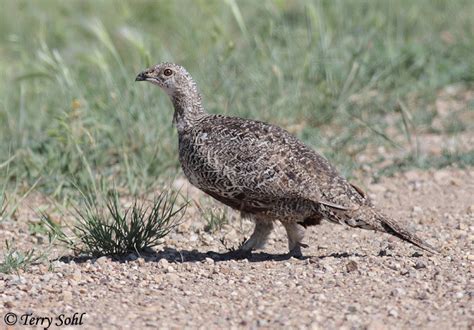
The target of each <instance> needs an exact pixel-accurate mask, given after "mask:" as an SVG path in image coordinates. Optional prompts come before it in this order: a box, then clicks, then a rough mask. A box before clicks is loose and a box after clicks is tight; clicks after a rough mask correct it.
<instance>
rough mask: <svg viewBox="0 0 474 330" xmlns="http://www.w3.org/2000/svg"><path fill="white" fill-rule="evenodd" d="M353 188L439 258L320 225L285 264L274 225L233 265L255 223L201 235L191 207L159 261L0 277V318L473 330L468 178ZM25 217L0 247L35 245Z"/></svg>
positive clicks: (472, 190)
mask: <svg viewBox="0 0 474 330" xmlns="http://www.w3.org/2000/svg"><path fill="white" fill-rule="evenodd" d="M359 183H360V184H361V185H362V186H365V187H366V188H367V191H368V192H369V193H370V194H371V195H373V198H374V200H375V203H376V204H378V205H379V206H381V207H383V208H385V209H386V211H387V213H389V214H391V215H393V216H394V217H396V218H398V219H400V221H402V222H404V223H406V224H409V227H410V228H411V229H413V230H415V231H416V232H417V233H418V234H419V235H420V236H421V237H423V238H424V239H426V240H427V241H428V242H430V243H431V244H433V245H435V246H438V247H439V248H440V249H441V250H442V254H440V255H436V256H433V255H429V254H427V253H425V252H423V251H421V250H419V249H417V248H416V247H413V246H412V245H409V244H407V243H404V242H401V241H400V240H398V239H397V238H392V237H391V236H389V235H386V234H380V233H374V232H371V231H364V230H356V229H350V228H345V227H342V226H336V225H333V224H330V223H324V224H323V225H321V226H318V227H312V228H311V230H309V231H308V233H307V238H306V243H308V244H309V246H310V247H309V248H308V249H305V250H304V253H305V255H306V256H307V258H306V259H304V260H298V259H294V258H291V259H287V258H286V257H285V256H284V255H282V253H286V249H287V248H286V239H285V234H284V230H283V228H281V227H280V226H279V227H278V228H277V230H276V231H275V232H274V233H273V234H272V236H271V239H270V242H269V244H268V245H267V247H266V248H265V249H264V250H263V251H258V252H256V253H255V254H254V255H253V256H252V257H251V258H249V259H243V260H234V259H230V258H229V257H228V255H227V254H226V248H225V247H224V245H223V244H222V243H221V239H224V240H225V242H227V244H228V245H234V246H236V245H238V243H240V242H241V241H242V239H243V237H244V236H248V235H249V231H251V228H252V225H251V224H250V223H247V222H243V223H242V222H240V220H235V221H233V222H232V225H226V226H224V228H223V229H222V230H220V231H219V232H217V233H214V234H209V233H206V232H204V231H203V227H204V223H203V221H202V220H200V218H199V216H198V213H196V211H195V210H193V209H191V210H189V212H188V216H187V220H186V222H184V223H183V224H182V225H180V227H179V228H178V229H177V230H176V232H174V233H172V234H170V235H169V236H168V237H166V238H165V239H164V240H163V245H162V248H158V249H156V251H155V252H150V253H147V254H145V255H142V256H135V255H130V256H128V257H127V258H123V259H121V260H112V259H110V258H107V257H101V258H99V259H85V260H75V261H68V260H66V259H62V260H63V261H54V262H53V263H52V265H51V266H49V265H35V266H33V267H32V268H30V269H29V270H28V271H27V272H21V273H20V274H19V275H16V274H15V275H2V274H0V306H1V310H2V312H3V315H5V313H7V312H12V313H15V314H17V316H18V318H19V319H18V322H24V320H25V317H23V319H20V316H21V315H23V314H25V313H32V316H34V317H53V318H56V319H53V324H54V323H56V324H60V322H61V321H66V320H67V319H66V318H65V317H66V316H73V315H74V313H78V314H76V317H79V316H80V315H81V314H82V313H85V315H84V316H83V318H82V323H83V326H85V327H87V328H126V327H134V328H156V327H160V328H182V327H187V328H213V329H217V328H259V327H262V328H275V327H277V328H282V327H287V326H291V327H298V328H365V329H374V330H375V329H395V328H397V329H398V328H426V329H434V328H436V329H447V328H460V329H472V328H474V316H473V315H474V304H473V298H474V278H473V270H474V267H473V266H474V251H473V242H474V221H473V220H474V198H473V196H474V169H468V170H459V169H454V168H451V169H444V170H439V171H436V172H435V171H428V172H421V171H410V172H407V173H404V174H399V175H397V176H395V177H392V178H385V179H383V180H382V181H381V182H379V183H377V184H371V183H369V182H365V184H364V182H359ZM189 193H190V196H191V197H196V198H197V196H201V195H200V194H199V193H197V192H196V191H193V190H192V189H191V188H190V192H189ZM22 219H23V217H18V220H16V221H10V222H3V223H1V224H0V240H2V241H3V240H4V239H5V238H11V237H12V236H14V237H17V239H20V240H23V242H24V243H25V246H27V245H28V244H29V242H30V243H33V242H34V239H33V238H32V237H31V236H30V235H29V233H28V232H27V230H25V228H27V227H25V226H27V224H26V223H24V222H23V220H22ZM193 219H194V220H193ZM197 219H199V220H197ZM61 314H64V316H61V317H60V315H61ZM3 315H2V317H3ZM77 320H78V318H77V319H76V321H77ZM30 321H31V322H34V323H35V322H38V323H40V322H41V321H43V322H44V323H43V327H45V326H47V321H46V320H41V319H32V318H31V317H29V319H28V322H30ZM0 322H1V321H0ZM52 327H56V326H52Z"/></svg>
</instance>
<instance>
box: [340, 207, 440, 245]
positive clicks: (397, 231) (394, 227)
mask: <svg viewBox="0 0 474 330" xmlns="http://www.w3.org/2000/svg"><path fill="white" fill-rule="evenodd" d="M344 222H345V223H346V224H347V225H349V226H351V227H359V228H364V229H373V230H377V231H381V232H386V233H388V234H391V235H394V236H396V237H398V238H401V239H402V240H404V241H407V242H409V243H411V244H413V245H416V246H418V247H419V248H421V249H423V250H425V251H428V252H430V253H434V254H436V253H439V251H438V250H437V249H436V248H434V247H433V246H431V245H430V244H428V243H426V242H425V241H424V240H422V239H421V238H419V237H418V236H417V235H415V234H414V233H412V232H411V231H409V230H408V229H407V228H406V227H404V226H402V225H401V224H400V223H398V222H397V221H395V220H394V219H392V218H390V217H389V216H387V215H385V214H383V213H382V212H380V211H379V210H376V209H375V208H374V207H372V206H364V207H361V208H360V209H358V210H356V211H354V213H353V214H352V215H351V216H350V218H347V220H345V221H344Z"/></svg>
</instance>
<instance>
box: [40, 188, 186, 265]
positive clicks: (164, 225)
mask: <svg viewBox="0 0 474 330" xmlns="http://www.w3.org/2000/svg"><path fill="white" fill-rule="evenodd" d="M82 197H83V200H82V203H81V204H79V205H78V206H76V208H75V212H74V214H73V217H74V218H75V221H74V222H73V223H74V224H73V225H72V226H60V225H59V224H57V223H55V222H54V221H53V220H52V219H51V217H50V215H48V214H47V213H44V212H43V213H42V220H43V222H42V223H43V224H44V225H45V227H46V228H47V231H48V236H49V240H50V243H54V242H56V241H57V242H59V243H60V244H62V245H63V246H66V247H68V248H69V249H71V250H72V251H74V252H75V253H76V254H78V255H79V254H86V255H91V256H96V257H98V256H103V255H124V254H128V253H140V252H142V251H145V250H146V249H149V248H152V247H154V246H157V245H158V244H159V242H160V239H161V238H163V237H165V236H166V235H167V234H168V233H169V232H170V231H171V230H172V229H174V228H175V227H176V226H177V225H178V224H179V221H180V220H181V218H182V217H183V215H184V212H185V210H186V206H187V203H181V202H179V201H178V198H179V193H173V192H168V191H165V192H163V193H161V194H160V195H158V196H157V197H156V198H155V199H154V200H153V201H152V202H148V203H147V202H144V201H140V200H138V199H137V198H135V199H133V202H132V205H131V206H129V207H123V206H121V204H122V203H123V201H120V199H119V197H120V196H119V195H118V192H117V191H116V190H112V191H110V192H109V193H107V194H105V195H103V194H97V193H96V192H91V191H88V192H85V193H82Z"/></svg>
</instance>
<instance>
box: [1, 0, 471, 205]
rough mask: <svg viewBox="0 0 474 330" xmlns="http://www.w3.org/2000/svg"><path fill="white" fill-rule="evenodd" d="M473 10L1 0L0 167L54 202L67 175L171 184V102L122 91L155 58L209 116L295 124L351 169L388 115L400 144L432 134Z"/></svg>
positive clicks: (388, 139)
mask: <svg viewBox="0 0 474 330" xmlns="http://www.w3.org/2000/svg"><path fill="white" fill-rule="evenodd" d="M473 15H474V2H472V1H467V0H466V1H432V0H420V1H408V0H406V1H405V0H404V1H368V0H367V1H282V0H275V1H250V0H246V1H233V0H229V1H217V0H216V1H191V0H188V1H164V0H163V1H120V2H115V1H51V0H45V1H27V0H18V1H17V0H15V1H14V0H6V1H3V2H2V10H1V13H0V58H1V60H0V73H1V76H2V79H1V80H0V164H2V163H4V162H6V161H8V160H9V159H10V158H11V157H14V158H13V159H12V160H11V161H10V162H9V166H10V169H9V171H10V174H9V177H10V178H11V180H14V182H16V183H17V185H20V186H27V187H31V186H32V185H33V184H34V183H35V182H38V185H37V187H36V189H37V190H39V191H41V192H42V193H43V194H46V195H48V196H50V197H52V198H57V199H63V198H65V197H68V196H71V194H74V192H75V191H76V189H75V187H74V185H72V184H71V182H75V183H76V184H77V185H78V186H80V187H81V189H87V188H88V187H90V186H91V185H93V183H94V182H96V181H97V180H98V179H102V178H105V179H106V180H110V181H114V182H116V183H117V184H118V185H119V186H121V187H124V188H125V189H127V190H128V191H129V192H130V193H137V192H138V191H140V192H144V191H146V190H148V189H150V190H151V189H152V188H153V187H155V186H156V185H157V184H160V183H162V182H167V181H169V177H170V176H173V175H175V174H176V173H177V172H178V171H179V165H178V158H177V137H176V133H175V131H174V129H173V127H172V125H171V119H172V109H171V105H170V103H169V101H168V100H167V97H166V96H165V94H164V93H162V92H160V91H159V90H158V89H157V88H156V87H155V86H151V85H146V84H138V83H135V82H134V78H135V76H136V74H137V73H138V72H140V71H141V70H142V69H143V68H145V67H147V66H149V65H151V64H153V63H155V62H160V61H164V60H168V61H175V62H178V63H181V64H183V65H184V66H186V67H187V68H188V69H189V71H190V72H191V73H192V75H193V76H194V77H195V79H196V80H197V82H198V84H199V86H200V89H201V91H202V93H203V95H204V101H205V102H204V103H205V105H206V107H207V109H208V110H209V111H210V112H213V113H223V114H229V115H237V116H242V117H248V118H255V119H260V120H265V121H269V122H272V123H275V124H278V125H282V126H284V127H287V128H291V127H298V129H296V130H295V134H297V135H298V136H299V137H300V138H302V139H303V140H304V141H305V142H306V143H308V144H309V145H311V146H314V147H315V148H317V149H319V150H320V151H322V152H323V153H324V154H325V155H326V156H327V157H329V158H330V159H331V160H332V161H334V162H335V163H336V164H337V165H338V167H339V168H341V169H342V170H343V172H344V173H345V174H350V173H351V171H352V170H353V169H355V168H357V166H359V165H361V164H356V163H355V162H354V157H355V155H357V154H358V153H359V152H362V151H363V150H364V149H365V148H366V147H367V146H368V145H370V144H377V145H385V146H386V147H387V148H388V149H389V150H390V149H391V148H398V147H397V146H396V143H394V141H395V138H394V136H393V134H392V133H388V131H387V127H388V126H389V125H390V123H389V122H388V119H387V118H395V126H396V127H397V129H398V131H399V132H400V134H406V136H407V139H410V137H411V136H412V135H413V130H411V129H407V128H410V127H415V128H416V131H417V132H423V131H424V130H429V129H430V128H431V124H432V121H433V119H434V118H436V112H435V110H434V108H433V106H432V105H433V103H434V101H435V98H436V95H437V92H438V91H439V90H440V89H442V88H444V87H445V86H448V85H451V84H462V85H464V86H467V88H471V87H472V83H473V80H474V57H473V56H472V54H473V53H474V39H473V38H472V35H473V34H474V20H472V17H473ZM400 104H404V105H405V110H406V111H400V110H399V109H400ZM466 111H472V104H471V105H470V106H469V108H467V110H466ZM408 115H409V116H408ZM407 116H408V117H409V118H410V121H409V122H408V121H406V118H408V117H407ZM410 125H411V126H410ZM446 125H447V126H446V132H442V133H443V134H458V133H459V132H462V131H468V130H472V129H473V127H472V123H470V124H469V123H462V122H459V121H452V123H451V124H449V123H447V124H446ZM403 148H405V146H403ZM461 160H462V159H461ZM39 179H40V180H39ZM38 180H39V181H38Z"/></svg>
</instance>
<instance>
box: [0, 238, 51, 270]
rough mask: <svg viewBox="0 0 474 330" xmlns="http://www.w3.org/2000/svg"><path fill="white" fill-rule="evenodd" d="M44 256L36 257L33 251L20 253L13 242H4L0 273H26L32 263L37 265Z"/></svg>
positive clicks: (36, 254)
mask: <svg viewBox="0 0 474 330" xmlns="http://www.w3.org/2000/svg"><path fill="white" fill-rule="evenodd" d="M43 257H44V256H42V255H38V253H36V251H35V250H34V249H30V250H27V251H26V252H22V251H20V250H18V249H17V248H16V245H15V242H13V243H12V242H10V241H5V249H4V251H3V258H2V261H1V262H0V273H4V274H11V273H18V272H19V271H20V270H23V271H26V270H27V269H28V267H30V266H31V265H32V264H34V263H38V262H39V261H40V260H41V259H43Z"/></svg>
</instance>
